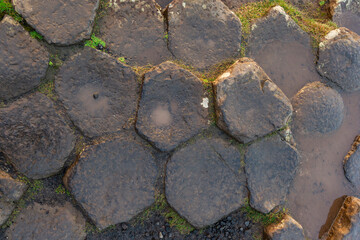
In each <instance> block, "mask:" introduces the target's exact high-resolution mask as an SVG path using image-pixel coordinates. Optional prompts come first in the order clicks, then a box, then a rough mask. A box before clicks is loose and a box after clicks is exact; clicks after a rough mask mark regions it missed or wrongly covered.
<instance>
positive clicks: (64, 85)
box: [55, 47, 139, 137]
mask: <svg viewBox="0 0 360 240" xmlns="http://www.w3.org/2000/svg"><path fill="white" fill-rule="evenodd" d="M138 89H139V84H138V83H137V81H136V76H135V73H134V72H133V71H132V70H131V68H130V67H126V66H124V65H123V64H122V63H120V62H118V61H116V60H115V59H114V58H112V57H110V56H109V55H107V54H105V53H103V52H100V51H97V50H95V49H93V48H88V47H86V48H85V49H84V51H83V52H81V53H80V54H77V55H75V56H73V57H72V58H71V59H70V60H69V61H67V62H65V63H64V65H63V66H62V67H61V69H60V71H59V74H58V77H57V79H56V82H55V90H56V92H57V93H58V94H59V97H60V100H61V101H62V102H63V103H64V105H65V107H66V109H67V111H68V113H69V115H70V117H71V119H72V120H73V121H74V123H75V125H76V126H78V127H79V128H80V129H81V131H82V132H84V134H85V135H87V136H89V137H94V136H99V135H102V134H105V133H112V132H117V131H119V130H121V129H122V128H127V127H128V125H130V124H132V121H133V119H134V118H135V112H136V107H137V99H138Z"/></svg>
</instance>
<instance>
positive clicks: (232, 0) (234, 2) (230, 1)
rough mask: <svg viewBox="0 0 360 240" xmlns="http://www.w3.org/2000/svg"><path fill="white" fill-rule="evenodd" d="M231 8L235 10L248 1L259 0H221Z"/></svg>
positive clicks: (258, 0) (257, 0) (255, 0)
mask: <svg viewBox="0 0 360 240" xmlns="http://www.w3.org/2000/svg"><path fill="white" fill-rule="evenodd" d="M221 1H222V2H223V3H224V4H225V5H226V6H228V8H230V9H231V10H236V9H238V8H240V7H241V6H244V5H245V4H247V3H250V2H260V1H261V0H221Z"/></svg>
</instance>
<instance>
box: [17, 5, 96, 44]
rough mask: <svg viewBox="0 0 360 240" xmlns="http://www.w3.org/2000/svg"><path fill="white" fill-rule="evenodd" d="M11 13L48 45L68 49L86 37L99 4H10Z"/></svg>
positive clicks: (90, 29) (88, 34)
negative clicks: (18, 16) (25, 23)
mask: <svg viewBox="0 0 360 240" xmlns="http://www.w3.org/2000/svg"><path fill="white" fill-rule="evenodd" d="M12 3H13V4H14V6H15V10H16V11H17V12H18V13H20V14H21V16H22V17H24V18H25V20H26V22H27V23H28V24H29V25H31V26H32V27H33V28H34V29H35V30H36V31H37V32H38V33H40V34H41V35H43V36H44V38H45V40H46V41H47V42H48V43H55V44H59V45H70V44H74V43H77V42H80V41H82V40H84V39H86V38H89V37H90V34H91V32H92V27H93V23H94V19H95V15H96V10H97V8H98V6H99V0H82V1H77V0H62V1H58V0H47V1H42V0H13V1H12Z"/></svg>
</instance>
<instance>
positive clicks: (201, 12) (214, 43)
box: [167, 0, 241, 69]
mask: <svg viewBox="0 0 360 240" xmlns="http://www.w3.org/2000/svg"><path fill="white" fill-rule="evenodd" d="M167 12H168V20H169V47H170V51H171V52H172V53H173V55H174V56H175V57H176V58H178V59H180V60H182V61H184V62H185V63H186V64H190V65H192V66H193V67H195V68H198V69H206V68H209V67H210V66H212V65H215V64H217V63H220V62H223V61H225V60H227V59H229V58H235V57H237V56H239V52H240V42H241V23H240V20H239V18H238V17H237V16H236V15H235V14H234V13H233V12H232V11H230V10H229V8H228V7H226V5H225V4H223V3H222V2H221V1H220V0H213V1H212V0H177V1H174V2H172V3H171V4H170V5H169V6H168V8H167Z"/></svg>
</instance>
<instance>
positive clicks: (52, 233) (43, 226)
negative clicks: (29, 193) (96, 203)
mask: <svg viewBox="0 0 360 240" xmlns="http://www.w3.org/2000/svg"><path fill="white" fill-rule="evenodd" d="M6 236H7V239H9V240H25V239H26V240H49V239H57V240H75V239H77V240H82V239H85V237H86V233H85V219H84V217H83V216H82V215H81V213H80V212H79V211H78V210H76V209H75V208H74V207H73V206H72V205H71V204H70V203H69V202H67V203H66V204H65V205H64V206H61V205H58V206H49V205H41V204H39V203H34V204H33V205H30V206H28V207H27V208H26V209H23V210H22V211H21V213H20V214H19V216H17V218H16V222H15V223H14V224H12V225H11V227H10V228H9V229H8V230H7V231H6Z"/></svg>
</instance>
